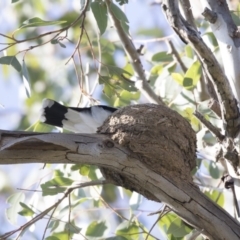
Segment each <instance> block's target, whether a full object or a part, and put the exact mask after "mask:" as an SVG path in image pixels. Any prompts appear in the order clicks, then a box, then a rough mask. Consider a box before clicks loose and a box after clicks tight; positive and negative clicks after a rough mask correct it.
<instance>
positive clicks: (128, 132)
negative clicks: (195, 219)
mask: <svg viewBox="0 0 240 240" xmlns="http://www.w3.org/2000/svg"><path fill="white" fill-rule="evenodd" d="M41 120H42V122H45V123H47V124H51V125H55V126H58V127H63V128H66V129H68V130H70V131H73V132H80V133H94V132H98V133H101V134H106V135H108V136H109V137H110V138H111V139H112V140H113V142H117V143H118V144H120V145H123V146H124V147H126V148H127V149H129V150H130V152H131V154H132V156H131V157H136V158H137V159H139V160H140V161H141V162H143V163H144V164H145V165H146V168H149V169H150V170H152V171H154V172H156V173H158V174H160V175H162V176H164V177H166V178H168V179H171V180H174V181H177V182H179V181H192V177H191V171H192V169H193V168H194V167H195V166H196V162H195V154H196V135H195V132H194V131H193V129H192V128H191V126H190V124H189V123H188V121H187V120H185V119H184V118H183V117H182V116H180V115H179V114H178V113H177V112H175V111H173V110H171V109H170V108H168V107H165V106H162V105H155V104H141V105H132V106H127V107H123V108H120V109H115V108H111V107H107V106H93V107H90V108H70V107H65V106H63V105H61V104H59V103H57V102H55V101H53V100H49V99H45V100H44V102H43V112H42V117H41ZM100 170H101V172H102V174H103V176H104V177H105V178H106V179H107V180H109V181H111V182H112V183H113V184H115V185H118V186H122V187H124V188H127V189H129V190H131V191H136V192H138V193H140V194H142V195H144V196H145V197H147V198H148V199H151V200H155V201H159V200H157V199H156V198H155V197H154V196H153V195H152V194H151V193H150V192H148V191H147V190H146V189H144V187H142V186H139V185H137V184H135V182H134V176H131V177H129V176H126V175H124V174H123V173H119V172H116V171H113V170H112V169H108V168H103V167H101V168H100Z"/></svg>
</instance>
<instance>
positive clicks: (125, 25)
mask: <svg viewBox="0 0 240 240" xmlns="http://www.w3.org/2000/svg"><path fill="white" fill-rule="evenodd" d="M109 7H110V10H111V11H112V13H113V15H114V16H115V17H116V18H117V19H118V20H119V21H120V23H121V26H122V28H123V30H124V31H125V33H126V34H128V35H130V34H129V25H128V23H129V21H128V19H127V17H126V15H125V13H124V12H123V11H122V10H121V9H120V8H119V7H118V6H117V5H116V4H114V3H111V4H110V6H109Z"/></svg>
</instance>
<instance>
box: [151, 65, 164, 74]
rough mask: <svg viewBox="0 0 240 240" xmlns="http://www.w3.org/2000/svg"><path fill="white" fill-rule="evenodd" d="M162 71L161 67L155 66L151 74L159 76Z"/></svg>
mask: <svg viewBox="0 0 240 240" xmlns="http://www.w3.org/2000/svg"><path fill="white" fill-rule="evenodd" d="M162 71H163V65H156V66H154V67H152V69H151V74H153V75H161V73H162Z"/></svg>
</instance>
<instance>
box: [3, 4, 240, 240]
mask: <svg viewBox="0 0 240 240" xmlns="http://www.w3.org/2000/svg"><path fill="white" fill-rule="evenodd" d="M1 4H2V8H1V9H2V10H1V13H2V21H1V26H0V30H1V31H0V33H1V34H0V37H1V38H0V42H1V54H2V55H1V58H0V64H1V65H0V69H1V70H0V72H1V82H2V83H1V86H5V87H2V88H1V89H0V92H1V96H0V101H1V102H0V104H1V105H2V108H1V109H0V114H1V117H3V119H5V120H4V121H5V122H3V123H2V124H1V128H9V129H19V130H26V129H27V130H30V131H40V132H41V131H42V132H48V131H61V130H59V129H56V128H52V127H49V126H46V125H43V124H41V123H39V122H38V118H39V112H40V109H41V101H42V99H44V98H51V99H54V100H57V101H61V102H63V103H64V104H66V105H72V106H80V107H85V106H90V105H94V104H98V103H101V104H106V105H110V106H114V107H121V106H125V105H129V104H136V103H145V102H147V101H148V100H147V99H146V98H145V97H144V96H143V94H141V92H140V91H139V90H138V88H137V87H136V86H135V82H134V81H135V80H136V76H135V75H134V71H133V67H132V65H131V62H130V60H129V58H128V56H127V55H126V53H125V52H124V49H123V47H122V44H121V41H120V40H119V38H118V35H117V33H116V30H115V28H114V27H113V23H112V21H111V20H110V17H109V14H108V10H107V6H106V4H105V1H100V0H96V1H92V2H91V4H90V6H89V8H88V11H87V14H86V15H85V16H83V17H82V18H81V19H79V21H77V22H76V24H75V25H73V26H70V24H71V23H73V22H74V21H75V20H76V19H77V18H78V17H79V14H80V9H83V7H84V1H64V0H51V1H50V0H42V1H34V2H33V1H29V0H25V1H12V4H10V3H7V1H5V2H4V3H1ZM81 4H82V5H81ZM0 6H1V5H0ZM238 8H239V5H238V6H237V9H238ZM111 10H112V11H113V13H114V15H115V16H116V18H118V19H119V20H120V22H121V26H122V27H123V29H124V31H125V32H126V33H127V34H131V36H132V38H133V42H134V44H135V46H136V48H137V49H138V51H139V54H140V56H141V61H142V63H143V66H144V69H145V73H146V76H147V78H148V83H149V85H150V86H151V87H152V89H153V90H154V92H155V94H157V95H160V96H161V97H162V98H163V100H164V102H165V103H166V104H167V105H168V106H169V107H171V108H172V109H174V110H176V111H178V112H179V113H180V114H181V115H182V116H184V117H185V118H187V119H188V120H189V122H190V123H191V124H192V127H193V128H194V130H196V132H197V137H198V140H199V142H198V147H199V150H201V151H200V153H201V154H199V155H198V159H197V163H198V169H196V170H195V173H194V174H195V175H194V179H195V182H196V183H197V184H198V185H199V186H200V187H201V188H202V190H203V191H204V192H205V193H206V195H207V196H209V197H210V198H211V199H213V200H214V201H216V202H217V203H218V204H219V205H220V206H222V207H225V208H226V209H227V210H228V211H229V212H230V213H233V207H232V204H227V202H232V195H231V192H229V191H227V190H225V189H224V188H223V186H222V183H221V180H220V179H221V177H222V175H223V174H224V169H223V168H222V167H221V165H219V164H218V163H215V162H213V161H211V160H212V159H213V156H212V155H213V154H212V153H213V151H212V146H214V144H215V143H216V140H215V138H214V137H213V136H212V134H211V133H210V132H209V131H208V130H207V129H206V128H204V127H203V126H202V125H201V124H200V123H199V121H198V120H197V118H196V117H195V116H194V115H193V112H194V110H195V108H196V107H198V110H199V111H201V113H202V114H203V115H204V116H205V117H206V118H207V119H210V120H211V122H213V123H214V124H215V125H217V126H218V125H219V122H218V120H217V118H216V117H215V115H214V114H213V113H212V112H211V111H210V110H209V109H208V107H207V101H208V96H207V94H206V92H204V90H203V89H201V83H200V78H201V66H200V63H199V62H198V60H197V58H196V56H195V55H194V52H193V50H192V49H191V47H190V46H188V45H186V46H185V45H183V44H182V43H181V42H180V41H179V40H178V38H177V37H176V36H175V35H174V33H173V32H172V31H171V30H170V28H169V27H168V25H167V23H166V20H165V18H164V16H163V14H162V12H161V7H160V6H159V5H158V4H151V2H150V1H140V0H138V1H137V0H136V1H131V2H128V1H126V0H125V1H124V0H118V1H116V2H114V4H112V5H111ZM233 14H234V19H235V21H238V22H239V17H238V12H234V13H233ZM196 24H197V25H198V27H199V29H201V33H202V35H203V38H204V39H205V40H206V41H207V42H208V43H209V46H210V47H211V49H212V50H213V51H214V53H215V54H216V56H218V55H219V48H218V45H217V42H216V39H215V37H214V35H213V34H212V33H211V30H210V28H209V26H208V23H207V22H206V21H204V20H203V19H202V17H200V16H199V15H198V14H197V15H196ZM59 29H62V30H60V31H59ZM44 34H45V36H44V37H41V38H40V37H39V36H40V35H44ZM169 42H170V43H169ZM174 49H175V50H176V51H177V52H178V55H179V56H180V59H181V61H182V64H181V63H180V62H179V61H177V60H176V58H175V57H174V54H173V50H174ZM183 66H185V68H184V67H183ZM13 83H14V84H13ZM4 89H6V90H5V91H4ZM10 106H14V107H15V109H13V110H12V108H11V107H10ZM9 112H10V115H9ZM4 117H5V118H4ZM13 118H14V119H13ZM6 121H7V122H6ZM6 126H7V127H6ZM12 168H13V169H12ZM0 171H1V172H0V174H1V179H3V180H2V185H1V186H0V189H1V196H0V198H1V202H3V201H4V199H5V198H7V205H5V212H6V215H4V213H3V211H1V218H0V225H1V226H4V228H3V227H2V228H1V229H0V234H4V233H5V232H7V231H10V230H12V229H13V228H14V229H18V231H16V234H19V235H18V236H19V239H20V238H21V237H22V239H47V240H57V239H92V238H98V239H103V238H104V239H116V240H117V239H121V240H122V239H163V238H164V239H183V238H184V237H186V236H188V237H189V236H191V235H193V234H194V230H193V229H192V228H191V227H190V226H189V225H187V224H186V223H184V222H183V221H182V220H181V219H180V218H179V217H178V216H176V215H175V214H174V213H172V212H171V209H169V208H167V207H165V206H164V205H163V204H157V203H154V202H152V201H148V200H146V199H143V197H141V196H140V195H138V194H136V193H131V192H130V191H127V190H125V189H121V188H119V187H115V186H112V185H103V186H99V185H96V186H88V187H87V188H78V187H77V185H78V184H80V183H82V182H86V181H89V180H92V181H95V180H97V179H101V177H102V176H101V174H100V171H99V170H98V169H97V168H96V167H94V166H90V165H72V166H70V165H47V166H42V165H40V164H34V165H33V166H14V167H13V166H11V167H9V166H6V167H1V170H0ZM15 176H16V177H15ZM16 187H17V188H18V190H16V189H15V188H16ZM19 188H20V189H19ZM72 188H73V189H72ZM69 189H70V190H71V191H69ZM68 191H69V192H68ZM64 193H65V195H64ZM66 193H67V194H66ZM59 199H60V200H59ZM51 207H52V209H51V211H49V212H47V213H46V214H43V213H44V211H45V210H46V209H48V208H51ZM159 209H161V210H162V211H160V212H156V211H158V210H159ZM151 212H156V213H155V214H152V215H151V216H148V214H149V213H151ZM41 214H42V215H41ZM38 215H40V216H41V217H40V219H39V221H37V222H36V223H35V224H33V225H31V224H28V223H29V221H31V219H33V218H34V217H36V216H38ZM7 220H8V222H7ZM10 224H13V225H14V226H12V225H10ZM19 226H24V227H23V228H22V229H19ZM15 236H16V235H15ZM159 236H162V237H159ZM9 239H10V238H9ZM198 239H201V236H199V237H198Z"/></svg>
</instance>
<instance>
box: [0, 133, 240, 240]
mask: <svg viewBox="0 0 240 240" xmlns="http://www.w3.org/2000/svg"><path fill="white" fill-rule="evenodd" d="M130 156H131V154H130V152H129V150H128V149H125V148H124V147H122V146H120V145H118V144H116V143H114V142H113V141H112V140H111V139H109V138H107V137H106V136H104V135H101V134H92V135H83V134H81V135H80V134H78V135H77V134H56V133H50V134H42V133H28V132H8V131H2V134H1V144H0V164H16V163H19V164H20V163H34V162H35V163H87V164H93V165H97V166H100V167H107V168H109V169H112V170H114V171H117V172H119V173H124V174H125V175H127V176H128V178H129V179H131V181H132V182H133V183H134V184H136V185H139V186H140V187H141V188H143V189H145V190H147V191H151V193H152V194H153V195H154V196H155V197H156V198H157V199H159V201H163V202H166V203H167V204H169V205H170V206H171V207H172V209H173V211H175V212H176V213H177V214H179V215H180V216H181V217H182V218H184V219H185V220H186V221H188V222H189V223H190V224H191V225H193V226H195V227H196V228H197V229H198V230H202V229H203V233H204V234H206V235H208V236H209V237H212V238H213V239H222V240H223V239H231V240H235V239H236V240H237V239H239V238H240V226H239V223H238V222H237V221H235V220H234V219H233V218H232V217H231V216H230V215H229V214H228V213H227V212H226V211H224V210H223V209H221V208H220V207H218V206H217V205H216V204H215V203H213V202H212V201H211V200H210V199H208V198H207V197H206V196H205V195H204V194H203V193H201V192H200V190H199V189H198V188H197V187H195V186H194V185H193V184H192V183H191V182H188V181H184V180H181V181H175V180H174V179H168V178H166V177H163V176H161V175H159V174H157V173H156V172H154V171H151V170H150V169H148V168H147V167H146V165H145V164H143V163H142V162H141V161H139V160H138V159H137V158H133V157H130Z"/></svg>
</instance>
